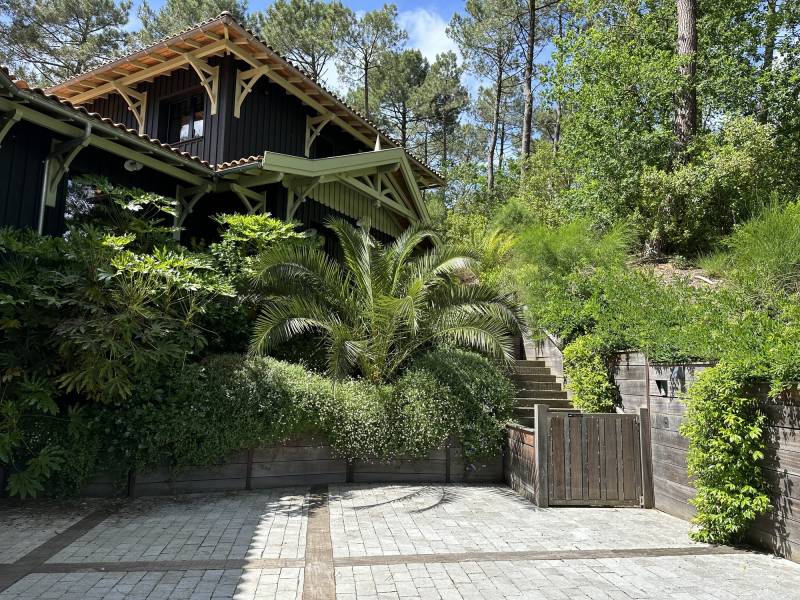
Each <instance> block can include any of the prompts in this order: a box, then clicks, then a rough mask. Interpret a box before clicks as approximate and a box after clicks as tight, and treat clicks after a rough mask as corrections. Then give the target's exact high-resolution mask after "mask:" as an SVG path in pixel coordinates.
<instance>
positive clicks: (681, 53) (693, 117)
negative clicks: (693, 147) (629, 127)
mask: <svg viewBox="0 0 800 600" xmlns="http://www.w3.org/2000/svg"><path fill="white" fill-rule="evenodd" d="M677 2H678V57H679V58H680V59H681V65H680V67H679V73H680V75H681V78H682V79H683V82H682V84H681V89H680V90H679V91H678V97H677V103H676V104H677V105H676V108H675V156H676V158H677V159H678V161H681V160H683V158H684V157H683V154H684V152H685V151H686V148H687V146H688V145H689V142H690V141H691V140H692V137H693V136H694V134H695V131H696V129H697V87H696V81H695V75H696V73H697V0H677Z"/></svg>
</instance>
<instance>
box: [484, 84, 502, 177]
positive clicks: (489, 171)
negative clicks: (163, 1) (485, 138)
mask: <svg viewBox="0 0 800 600" xmlns="http://www.w3.org/2000/svg"><path fill="white" fill-rule="evenodd" d="M502 101H503V73H502V71H500V70H498V72H497V81H496V82H495V88H494V115H493V117H492V132H491V134H490V136H489V152H488V154H487V155H486V186H487V187H488V188H489V191H492V190H493V189H494V153H495V150H496V149H497V133H498V130H499V129H500V104H501V103H502Z"/></svg>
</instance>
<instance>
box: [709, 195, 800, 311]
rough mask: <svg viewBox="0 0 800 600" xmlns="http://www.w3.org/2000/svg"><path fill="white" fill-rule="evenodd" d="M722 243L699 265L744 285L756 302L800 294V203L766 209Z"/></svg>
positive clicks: (767, 301) (760, 302)
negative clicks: (721, 248) (780, 295)
mask: <svg viewBox="0 0 800 600" xmlns="http://www.w3.org/2000/svg"><path fill="white" fill-rule="evenodd" d="M723 246H724V250H722V251H720V252H718V253H716V254H714V255H712V256H709V257H706V258H704V259H702V260H701V261H700V265H701V266H702V267H704V268H706V269H707V270H709V271H710V272H712V273H713V274H715V275H718V276H722V277H725V278H727V279H729V280H730V281H731V282H733V283H735V284H736V285H737V286H740V287H741V288H743V289H744V290H745V291H746V292H747V294H748V295H749V296H750V297H751V298H752V300H753V301H754V302H758V303H759V304H764V303H767V304H768V303H770V302H771V301H772V300H773V299H774V297H775V295H776V294H791V295H798V294H800V203H798V202H792V203H790V204H787V205H786V206H782V207H781V206H777V205H773V206H770V207H769V208H766V209H765V210H764V211H763V212H762V213H761V214H760V215H758V217H756V218H754V219H752V220H751V221H748V222H747V223H744V224H743V225H741V226H740V227H738V228H737V229H736V231H734V233H733V235H731V236H730V237H729V238H728V239H726V240H725V241H724V242H723Z"/></svg>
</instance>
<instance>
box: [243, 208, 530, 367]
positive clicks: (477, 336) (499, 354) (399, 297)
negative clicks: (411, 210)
mask: <svg viewBox="0 0 800 600" xmlns="http://www.w3.org/2000/svg"><path fill="white" fill-rule="evenodd" d="M326 226H327V227H328V228H329V229H331V230H332V231H333V232H334V234H335V235H336V237H337V238H338V240H339V243H340V245H341V248H342V254H343V260H342V264H339V263H337V262H336V261H334V260H333V259H332V258H331V257H329V256H328V255H327V254H325V253H324V252H323V251H322V250H321V249H318V248H314V247H311V246H308V245H297V244H293V245H277V246H274V247H273V248H271V249H268V250H267V251H266V252H265V253H263V254H262V255H261V256H259V258H258V259H257V260H256V264H255V273H256V274H255V281H256V283H257V285H260V286H262V289H264V290H265V292H266V293H267V295H268V296H267V301H266V303H265V306H264V308H263V309H262V311H261V314H260V316H259V317H258V319H257V320H256V324H255V329H254V332H253V338H252V341H251V350H252V352H254V353H264V352H269V350H270V349H271V348H273V347H274V346H276V345H277V344H280V343H283V342H285V341H287V340H290V339H292V338H294V337H296V336H300V335H304V334H309V333H312V334H316V335H319V336H320V337H321V338H322V341H323V344H324V346H325V348H326V351H327V364H328V372H329V374H330V375H331V376H332V377H333V378H334V379H341V378H343V377H346V376H348V375H351V374H354V373H360V374H361V375H363V376H364V377H366V378H368V379H370V380H372V381H375V382H382V381H387V380H390V379H391V378H392V376H393V375H394V374H395V373H396V372H397V371H398V369H399V368H400V367H402V366H403V365H404V364H406V363H407V361H408V360H409V359H410V358H411V357H413V356H414V355H415V354H416V353H418V352H419V351H421V350H424V349H426V348H428V347H430V346H432V345H435V344H449V345H457V346H462V347H468V348H472V349H475V350H478V351H480V352H483V353H485V354H487V355H489V356H491V357H494V358H498V359H502V360H507V359H509V358H511V355H512V348H513V337H514V336H515V335H518V334H519V333H520V331H521V330H522V328H523V327H524V326H523V317H522V307H521V306H520V305H519V303H517V301H516V300H515V298H514V297H513V296H512V295H511V294H503V293H500V292H498V291H497V290H496V289H494V288H493V287H491V286H488V285H485V284H482V283H470V284H466V283H464V282H463V275H464V274H465V273H469V272H470V271H471V269H472V268H473V267H474V266H475V263H476V258H475V257H474V256H472V255H471V254H470V253H469V252H459V251H457V250H456V249H454V248H451V247H447V246H442V245H440V244H438V239H437V237H436V234H435V233H434V232H433V231H431V230H429V229H425V228H420V227H412V228H410V229H408V230H406V231H405V232H404V233H403V234H402V235H400V237H399V238H398V239H397V240H395V241H394V242H393V243H391V244H389V245H387V246H384V245H382V244H381V243H380V242H378V241H377V240H375V239H374V238H373V237H372V236H371V235H370V234H369V224H368V223H364V224H362V226H359V227H354V226H352V225H350V224H349V223H348V222H346V221H344V220H342V219H330V220H329V221H328V222H327V223H326ZM427 240H430V241H432V242H434V246H435V247H434V249H430V250H424V251H423V249H422V248H421V247H420V246H421V245H422V244H423V243H424V242H426V241H427ZM460 276H461V277H460Z"/></svg>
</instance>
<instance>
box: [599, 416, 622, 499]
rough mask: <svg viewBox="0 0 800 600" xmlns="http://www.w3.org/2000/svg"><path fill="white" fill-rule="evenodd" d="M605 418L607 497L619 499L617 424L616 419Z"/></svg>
mask: <svg viewBox="0 0 800 600" xmlns="http://www.w3.org/2000/svg"><path fill="white" fill-rule="evenodd" d="M603 420H604V421H605V430H606V451H605V459H606V481H605V484H606V499H607V500H619V483H618V481H619V478H618V472H617V470H618V468H619V456H618V452H617V450H618V444H617V424H616V419H613V418H605V419H603Z"/></svg>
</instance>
